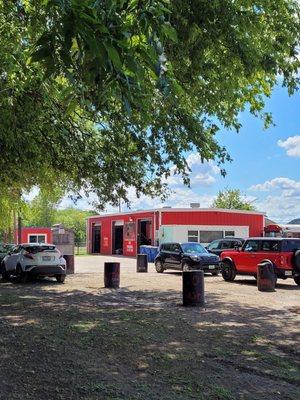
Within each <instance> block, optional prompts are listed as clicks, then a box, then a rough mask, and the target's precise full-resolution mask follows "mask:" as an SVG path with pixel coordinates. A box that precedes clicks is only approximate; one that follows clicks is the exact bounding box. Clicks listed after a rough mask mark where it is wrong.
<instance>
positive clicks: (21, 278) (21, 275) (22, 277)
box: [16, 265, 27, 283]
mask: <svg viewBox="0 0 300 400" xmlns="http://www.w3.org/2000/svg"><path fill="white" fill-rule="evenodd" d="M16 276H17V282H19V283H26V282H27V274H26V272H24V271H23V270H22V267H21V265H17V270H16Z"/></svg>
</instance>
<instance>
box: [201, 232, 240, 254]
mask: <svg viewBox="0 0 300 400" xmlns="http://www.w3.org/2000/svg"><path fill="white" fill-rule="evenodd" d="M244 242H245V239H242V238H235V237H227V238H224V239H217V240H214V241H213V242H211V243H209V245H208V246H206V249H207V250H208V251H209V252H210V253H213V254H217V256H219V255H220V254H221V253H222V251H225V250H235V249H237V248H241V247H242V246H243V244H244Z"/></svg>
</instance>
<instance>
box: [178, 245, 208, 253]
mask: <svg viewBox="0 0 300 400" xmlns="http://www.w3.org/2000/svg"><path fill="white" fill-rule="evenodd" d="M181 247H182V250H183V251H184V252H185V253H207V250H206V249H205V248H204V247H203V246H202V245H201V244H200V243H184V244H182V245H181Z"/></svg>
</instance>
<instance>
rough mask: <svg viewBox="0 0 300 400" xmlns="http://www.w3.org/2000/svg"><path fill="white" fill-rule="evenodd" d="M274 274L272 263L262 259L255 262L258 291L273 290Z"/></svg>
mask: <svg viewBox="0 0 300 400" xmlns="http://www.w3.org/2000/svg"><path fill="white" fill-rule="evenodd" d="M275 284H276V275H275V272H274V267H273V264H272V263H271V262H269V261H264V262H262V263H260V264H257V289H258V290H259V291H260V292H275Z"/></svg>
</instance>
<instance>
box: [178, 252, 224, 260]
mask: <svg viewBox="0 0 300 400" xmlns="http://www.w3.org/2000/svg"><path fill="white" fill-rule="evenodd" d="M184 256H186V257H192V256H194V257H198V258H201V260H210V261H219V260H220V257H219V256H216V255H215V254H211V253H184Z"/></svg>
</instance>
